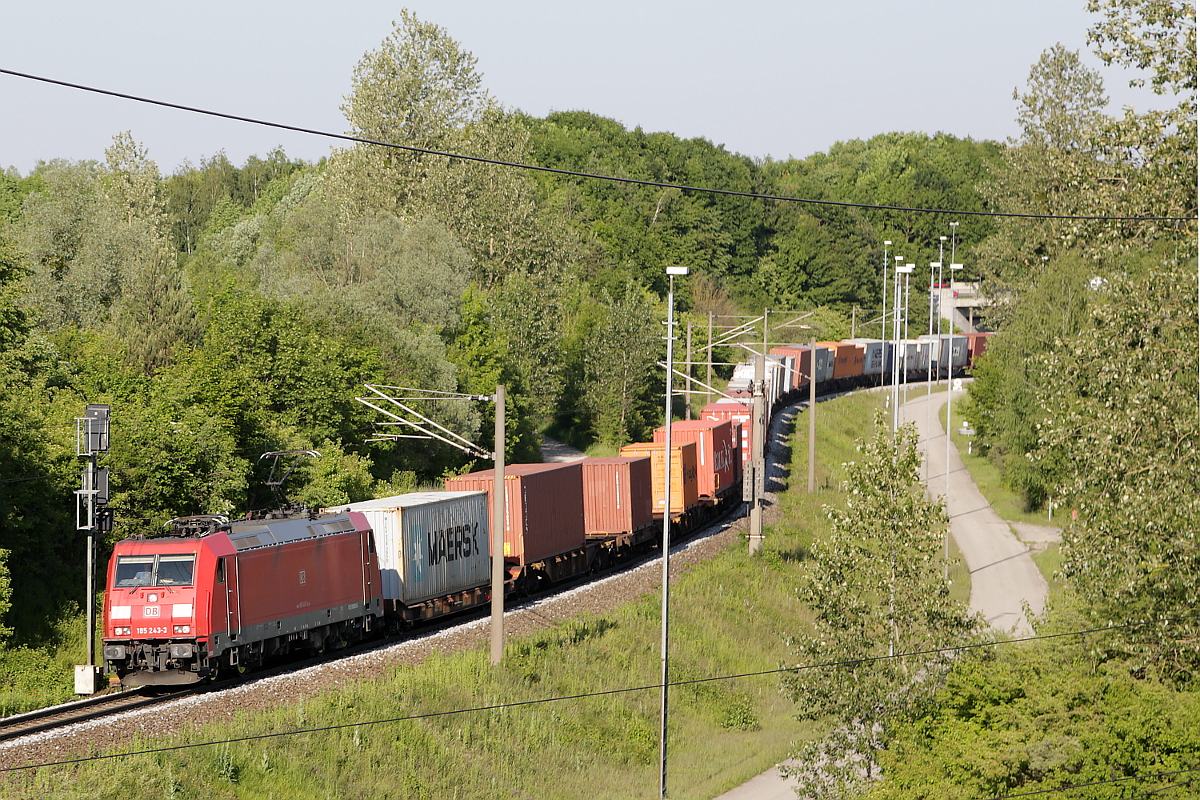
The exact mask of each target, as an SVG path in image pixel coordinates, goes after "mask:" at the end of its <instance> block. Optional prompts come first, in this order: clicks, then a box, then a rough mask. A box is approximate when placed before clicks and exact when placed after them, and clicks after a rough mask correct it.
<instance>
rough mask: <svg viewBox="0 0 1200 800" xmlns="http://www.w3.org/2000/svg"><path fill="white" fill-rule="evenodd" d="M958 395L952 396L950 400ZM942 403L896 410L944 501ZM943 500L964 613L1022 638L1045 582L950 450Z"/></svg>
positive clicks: (769, 781)
mask: <svg viewBox="0 0 1200 800" xmlns="http://www.w3.org/2000/svg"><path fill="white" fill-rule="evenodd" d="M963 394H964V392H955V393H954V397H955V399H958V398H960V397H962V395H963ZM946 401H947V394H946V392H945V391H944V388H943V391H941V392H934V393H933V394H932V395H931V396H927V395H924V394H923V395H920V396H919V397H914V398H913V399H912V400H910V401H909V402H907V403H905V404H904V405H902V406H901V407H900V414H901V419H902V421H904V422H913V423H915V424H916V426H917V432H918V434H919V435H920V442H919V443H918V447H919V448H920V449H921V450H922V451H923V452H925V453H926V459H927V460H926V467H927V468H928V472H927V473H926V474H927V476H928V483H929V494H930V496H931V497H943V496H947V488H946V487H947V484H946V433H945V431H943V430H942V425H941V408H942V406H943V405H945V403H946ZM952 422H953V420H952ZM931 432H932V433H931ZM948 496H949V502H948V503H947V510H948V512H949V514H950V533H951V535H953V536H954V542H955V544H957V545H958V549H959V550H960V551H961V552H962V557H963V562H964V563H965V564H966V565H967V568H968V569H969V570H970V572H971V598H970V601H969V608H970V610H971V611H972V612H976V611H978V612H980V613H982V614H983V616H984V618H985V619H987V620H988V622H990V623H991V624H992V627H994V628H998V629H1000V630H1003V631H1011V632H1013V633H1015V634H1016V635H1028V634H1029V633H1031V632H1032V629H1031V628H1030V625H1029V620H1028V619H1026V617H1025V611H1024V608H1023V606H1024V604H1025V603H1028V604H1029V608H1030V610H1031V611H1033V613H1034V614H1041V613H1042V611H1043V609H1044V608H1045V604H1046V592H1047V586H1046V580H1045V579H1044V578H1043V577H1042V574H1041V572H1039V571H1038V568H1037V565H1035V564H1034V563H1033V559H1032V558H1031V557H1030V554H1029V551H1028V549H1027V548H1026V546H1025V545H1024V544H1022V543H1021V542H1020V541H1019V540H1018V539H1017V537H1016V536H1015V535H1013V532H1012V529H1011V528H1009V526H1008V523H1007V522H1005V521H1004V520H1002V519H1000V515H999V514H997V513H996V512H995V511H993V510H992V507H991V506H990V505H988V502H987V500H985V499H984V498H983V495H982V494H981V493H980V492H979V488H978V487H977V486H976V485H975V481H973V480H972V479H971V475H970V473H968V472H967V470H966V467H964V466H963V462H962V459H961V458H960V457H959V455H958V450H957V448H955V447H954V446H953V445H951V447H950V483H949V493H948ZM793 786H794V785H793V783H792V782H791V781H785V780H784V779H783V778H781V777H780V775H779V769H778V767H772V768H771V769H769V770H767V771H766V772H764V773H762V774H761V775H759V776H757V777H755V778H753V779H751V780H750V781H748V782H747V783H744V784H742V785H741V786H738V787H737V788H735V789H731V790H730V791H728V792H726V793H725V794H723V795H721V796H720V797H718V798H716V799H715V800H794V799H795V797H796V793H795V789H794V788H793Z"/></svg>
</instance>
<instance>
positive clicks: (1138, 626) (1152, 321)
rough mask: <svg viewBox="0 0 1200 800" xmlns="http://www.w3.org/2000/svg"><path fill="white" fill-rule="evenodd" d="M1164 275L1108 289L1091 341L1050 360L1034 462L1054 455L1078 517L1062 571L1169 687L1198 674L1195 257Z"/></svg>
mask: <svg viewBox="0 0 1200 800" xmlns="http://www.w3.org/2000/svg"><path fill="white" fill-rule="evenodd" d="M1155 261H1156V262H1157V268H1156V269H1155V270H1154V275H1153V277H1138V278H1129V279H1127V278H1113V279H1110V280H1109V282H1108V283H1107V284H1106V285H1105V286H1104V287H1103V288H1100V289H1098V290H1097V292H1096V293H1097V295H1098V297H1097V298H1096V301H1095V302H1094V303H1093V304H1091V308H1090V314H1089V315H1088V316H1087V318H1086V321H1085V324H1084V325H1083V326H1082V328H1081V330H1080V331H1079V333H1078V334H1077V335H1075V336H1072V337H1069V338H1067V339H1066V340H1065V341H1064V342H1063V343H1062V346H1061V347H1059V348H1056V350H1055V351H1054V352H1052V353H1050V354H1049V355H1047V356H1045V357H1044V358H1042V359H1041V363H1040V368H1041V371H1042V373H1043V375H1044V376H1045V377H1044V381H1043V386H1042V389H1041V391H1040V393H1039V396H1040V398H1041V410H1042V413H1043V415H1044V416H1043V419H1042V421H1041V423H1040V425H1039V433H1040V442H1039V447H1038V448H1037V449H1036V450H1035V452H1034V455H1033V457H1034V461H1035V463H1037V462H1041V461H1046V460H1053V461H1055V462H1057V468H1056V472H1057V473H1058V474H1060V475H1061V476H1062V477H1061V480H1060V482H1059V484H1060V485H1059V486H1058V488H1057V491H1056V494H1059V493H1061V496H1062V501H1060V502H1063V503H1065V504H1069V505H1070V507H1072V508H1073V509H1075V510H1076V512H1077V515H1078V520H1076V521H1073V522H1072V523H1071V524H1070V525H1068V526H1067V528H1066V530H1065V531H1064V534H1063V573H1064V575H1065V576H1067V577H1068V578H1069V579H1070V581H1071V583H1072V585H1073V586H1074V587H1075V588H1076V590H1077V591H1078V592H1079V593H1080V595H1081V596H1082V597H1083V598H1084V600H1085V601H1086V603H1087V606H1088V610H1089V614H1090V615H1091V616H1092V617H1093V619H1094V620H1095V621H1096V622H1097V623H1099V624H1109V623H1114V624H1120V625H1124V624H1128V623H1135V624H1134V625H1133V627H1130V628H1128V629H1125V630H1121V631H1116V632H1114V633H1113V635H1112V640H1113V642H1114V644H1112V645H1111V647H1110V649H1111V652H1112V654H1113V655H1115V656H1120V657H1133V658H1135V659H1137V661H1138V662H1140V664H1141V665H1143V666H1144V667H1146V668H1149V667H1151V666H1153V667H1154V668H1155V669H1156V670H1158V671H1159V672H1160V673H1161V674H1163V675H1164V676H1166V677H1168V678H1169V679H1171V680H1173V681H1176V682H1179V683H1188V682H1194V681H1195V680H1196V678H1197V676H1200V621H1198V620H1197V618H1196V615H1195V608H1196V607H1197V604H1198V603H1200V541H1198V539H1197V535H1198V534H1197V532H1198V531H1200V496H1198V495H1197V493H1196V487H1197V486H1200V411H1198V409H1197V396H1196V329H1197V323H1198V320H1197V316H1196V300H1195V273H1194V265H1195V253H1194V252H1193V253H1192V254H1190V256H1189V257H1188V258H1187V259H1184V258H1179V257H1175V256H1174V255H1173V254H1172V255H1169V256H1164V255H1161V254H1160V255H1158V257H1157V258H1156V259H1155Z"/></svg>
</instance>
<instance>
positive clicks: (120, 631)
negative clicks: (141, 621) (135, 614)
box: [113, 628, 133, 636]
mask: <svg viewBox="0 0 1200 800" xmlns="http://www.w3.org/2000/svg"><path fill="white" fill-rule="evenodd" d="M113 633H114V634H115V635H117V636H128V635H129V634H131V633H133V629H132V628H114V629H113Z"/></svg>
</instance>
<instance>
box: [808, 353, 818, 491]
mask: <svg viewBox="0 0 1200 800" xmlns="http://www.w3.org/2000/svg"><path fill="white" fill-rule="evenodd" d="M808 371H809V376H808V493H809V494H812V493H813V492H815V491H816V490H817V340H816V339H809V340H808Z"/></svg>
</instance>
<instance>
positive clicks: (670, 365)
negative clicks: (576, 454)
mask: <svg viewBox="0 0 1200 800" xmlns="http://www.w3.org/2000/svg"><path fill="white" fill-rule="evenodd" d="M687 274H688V268H687V267H667V276H668V285H667V402H666V418H665V424H666V426H667V432H666V436H665V437H664V438H665V440H666V441H665V443H664V444H663V496H664V497H665V498H666V505H665V506H664V508H663V533H662V697H661V701H662V702H661V708H660V712H661V713H660V720H661V726H660V730H659V753H660V755H661V763H660V765H659V766H660V768H661V769H660V775H659V784H658V790H659V796H660V797H666V796H667V631H668V627H667V619H668V617H667V611H668V608H669V606H668V600H669V597H670V587H669V582H670V578H671V563H670V562H671V382H672V381H671V372H672V370H673V369H674V356H675V351H674V348H673V346H672V345H673V344H674V341H675V276H676V275H687Z"/></svg>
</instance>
